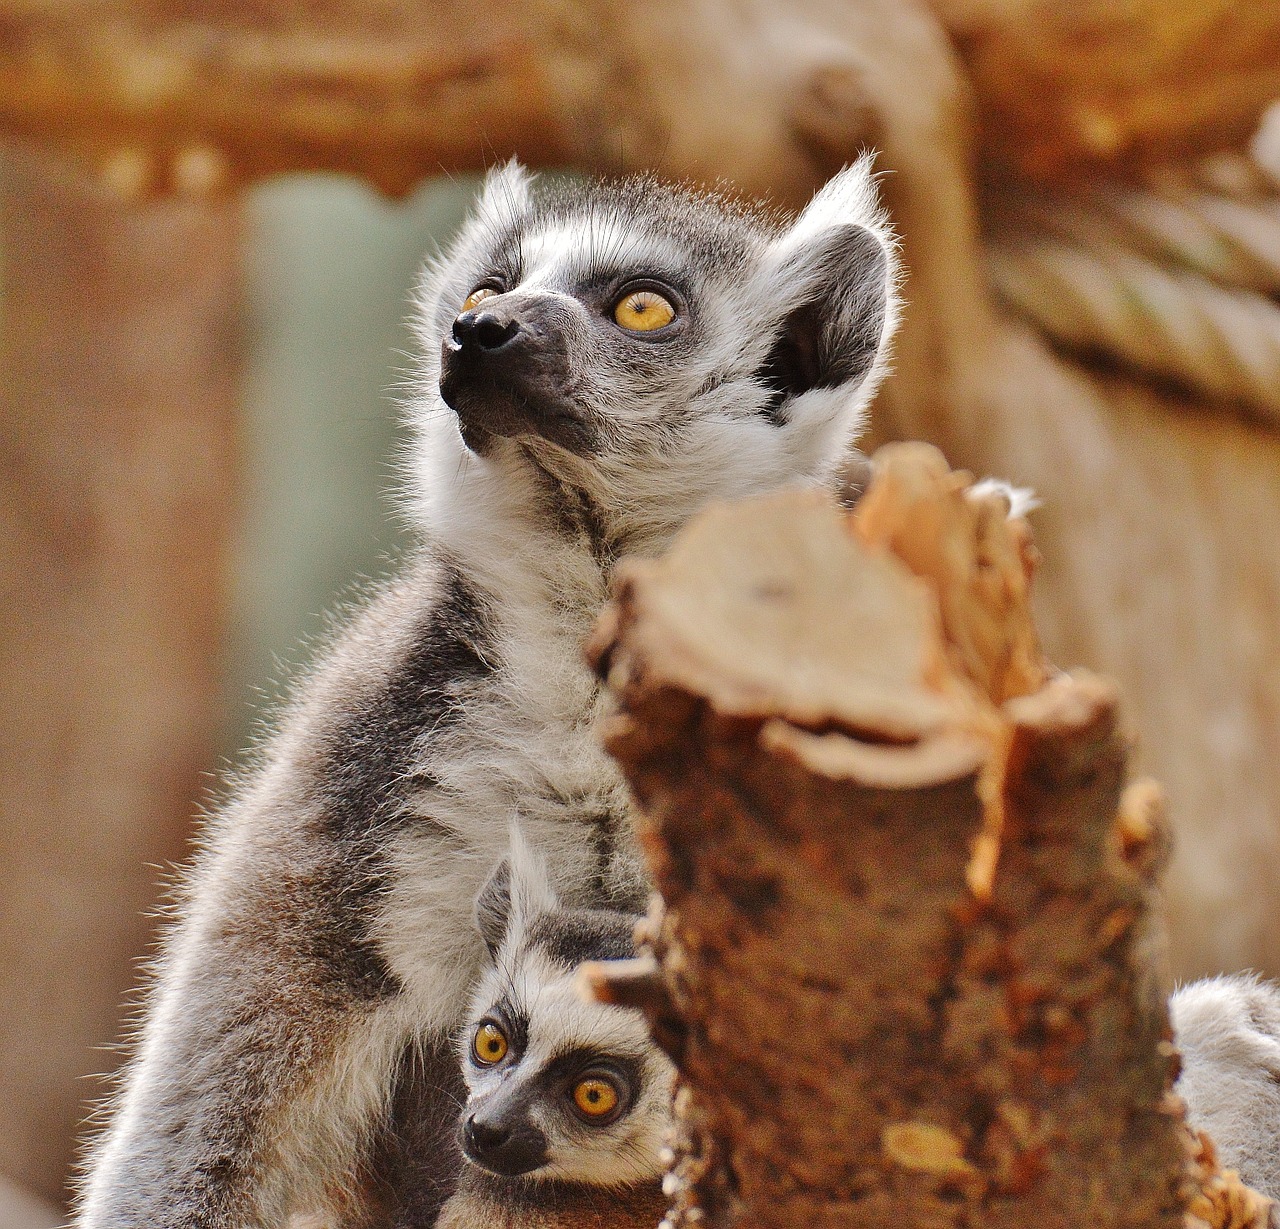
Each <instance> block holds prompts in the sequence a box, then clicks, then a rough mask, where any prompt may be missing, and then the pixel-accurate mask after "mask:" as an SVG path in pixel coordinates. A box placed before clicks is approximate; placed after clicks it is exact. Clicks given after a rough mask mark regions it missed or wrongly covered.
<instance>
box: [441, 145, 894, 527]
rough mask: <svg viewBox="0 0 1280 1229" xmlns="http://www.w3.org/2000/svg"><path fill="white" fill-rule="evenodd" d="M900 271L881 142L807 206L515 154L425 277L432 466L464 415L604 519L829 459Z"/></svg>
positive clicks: (842, 436) (485, 441) (685, 501)
mask: <svg viewBox="0 0 1280 1229" xmlns="http://www.w3.org/2000/svg"><path fill="white" fill-rule="evenodd" d="M895 276H896V274H895V265H894V255H893V245H892V242H891V240H890V238H889V237H888V235H887V232H886V229H885V226H884V224H883V219H882V216H881V213H880V211H879V209H878V206H877V204H876V199H875V193H874V188H873V185H872V181H871V177H870V173H869V169H868V166H867V165H866V164H865V163H862V164H859V165H858V166H855V167H851V168H849V169H848V170H846V171H845V172H843V173H842V174H840V175H838V176H836V178H835V179H833V180H832V181H831V182H830V183H829V184H828V185H827V186H826V187H825V188H824V189H823V191H822V192H821V193H819V194H818V196H817V197H815V198H814V200H813V202H812V203H811V204H810V205H809V207H808V208H807V209H806V210H805V211H804V212H803V213H802V214H801V215H800V217H799V218H798V219H796V220H795V221H794V222H792V223H790V224H789V225H787V224H783V223H782V222H780V221H779V219H778V218H777V217H775V216H773V215H770V214H767V213H765V212H763V211H760V210H758V209H749V208H747V207H745V206H743V205H740V204H737V203H734V202H731V201H729V200H726V199H722V198H720V197H717V196H714V195H710V194H706V193H699V192H695V191H692V190H688V189H684V188H679V187H673V186H671V185H667V184H661V183H659V182H656V181H653V180H649V179H644V178H636V179H627V180H621V181H614V182H609V181H605V182H602V183H594V184H577V183H575V184H573V185H571V186H568V187H557V186H554V185H553V186H550V187H548V188H546V189H544V190H540V191H537V192H535V191H533V190H532V188H531V186H530V181H529V179H528V177H527V176H526V175H525V174H524V172H523V171H522V170H521V169H520V168H519V167H518V166H516V165H514V164H511V165H509V166H507V167H505V168H502V169H501V170H499V171H496V172H494V173H493V174H491V175H490V177H489V180H488V181H487V183H486V188H485V192H484V196H483V199H482V201H481V203H480V206H479V209H478V211H477V213H476V215H475V216H474V217H473V218H472V219H471V221H470V222H469V223H468V224H467V226H466V227H465V228H464V229H463V231H462V233H461V235H460V236H459V238H458V239H457V241H456V242H455V244H454V245H453V248H452V250H451V251H450V252H449V253H448V254H447V256H446V257H445V258H443V259H442V260H441V261H440V262H438V263H437V264H436V265H435V267H434V268H433V269H432V270H431V271H430V272H429V274H428V277H427V278H426V280H425V281H424V284H423V287H422V291H421V296H420V307H421V311H422V315H421V318H420V321H419V327H420V338H421V341H422V345H423V349H424V352H425V354H426V370H425V372H424V381H423V384H424V397H423V402H424V404H422V405H421V407H420V414H419V420H420V422H421V423H422V424H423V425H424V429H425V432H426V434H427V435H428V437H429V438H428V453H429V454H435V456H434V457H433V458H432V460H434V462H435V464H436V469H435V475H436V479H437V481H440V482H445V483H447V482H448V481H449V480H450V473H449V472H447V471H446V469H445V464H444V462H445V461H446V459H447V458H446V457H445V455H444V454H447V453H448V451H449V449H448V447H447V446H446V445H447V441H445V440H443V439H441V438H439V437H438V433H439V432H440V431H448V430H454V431H457V432H460V434H461V440H462V442H463V443H464V444H465V447H466V449H467V450H468V451H470V452H471V454H472V455H473V456H481V457H484V458H487V459H490V460H491V461H494V462H495V463H498V464H502V463H503V462H504V460H509V459H510V458H511V457H512V456H513V455H516V454H519V455H521V456H523V457H525V458H526V459H528V460H529V461H531V462H532V463H533V464H534V465H535V466H536V467H537V468H539V469H540V470H542V471H544V472H545V473H547V474H549V475H551V476H552V477H554V478H555V479H556V480H558V481H559V482H562V483H565V484H568V485H570V486H572V487H574V488H575V489H577V490H580V491H583V492H585V493H586V494H587V495H588V496H590V497H592V498H593V501H594V502H595V503H596V504H598V505H599V507H600V509H601V515H602V517H603V518H604V519H605V520H610V519H616V518H618V517H620V516H623V517H625V516H626V515H631V516H633V517H636V518H638V519H640V520H642V521H643V520H644V519H645V518H646V516H649V517H652V516H661V515H669V516H671V517H672V518H674V519H676V520H680V519H683V518H684V517H685V516H686V515H687V513H688V512H689V511H690V510H691V508H692V507H693V506H694V505H696V504H698V503H701V502H705V500H706V499H708V498H711V497H717V496H726V495H734V496H736V495H745V494H749V493H751V492H752V491H759V490H768V489H774V488H776V487H777V486H779V485H781V484H783V483H787V482H793V481H797V480H821V479H823V478H824V477H825V476H826V475H827V474H829V473H830V472H831V470H832V469H833V468H834V467H835V465H836V464H837V463H838V461H839V459H840V457H841V455H842V452H843V449H844V446H845V444H846V443H847V442H848V440H849V438H850V436H851V435H852V433H853V432H854V431H855V430H856V428H857V427H858V425H859V424H860V421H861V414H862V409H863V407H864V405H865V403H866V401H867V399H868V398H869V396H870V394H871V392H872V390H873V387H874V384H875V382H876V380H877V379H878V376H879V372H880V368H881V365H882V357H883V350H884V343H885V340H886V338H887V336H888V333H889V331H890V329H891V328H892V324H893V318H894V315H895V298H894V281H895ZM437 391H438V397H439V399H440V401H442V402H443V405H442V406H441V405H440V401H436V396H437ZM437 407H439V408H438V409H437ZM444 407H448V409H449V410H452V412H453V416H454V417H453V418H450V417H449V416H448V415H447V413H445V412H444ZM442 423H443V424H445V425H444V426H441V424H442ZM433 432H435V433H437V434H433ZM454 467H455V468H454V472H455V473H456V462H455V463H454ZM614 528H616V526H615V527H614ZM624 529H625V527H624Z"/></svg>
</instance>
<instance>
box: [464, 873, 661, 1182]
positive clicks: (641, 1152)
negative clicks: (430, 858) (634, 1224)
mask: <svg viewBox="0 0 1280 1229" xmlns="http://www.w3.org/2000/svg"><path fill="white" fill-rule="evenodd" d="M516 858H517V865H515V866H514V868H513V864H512V860H510V859H509V860H508V861H507V862H504V863H503V866H502V867H501V868H500V869H499V871H498V872H497V873H496V874H495V876H494V878H493V879H492V880H491V881H490V883H489V885H488V886H487V887H486V888H485V890H484V892H483V893H482V894H481V897H480V900H479V902H478V904H477V920H478V922H479V925H480V929H481V933H482V935H484V937H485V941H486V943H487V944H488V946H489V951H490V955H491V957H492V964H491V966H490V967H489V968H488V969H487V970H486V973H485V975H484V977H483V979H482V980H481V983H480V985H479V986H478V988H477V991H476V993H475V995H474V996H473V999H472V1011H471V1013H470V1015H469V1021H468V1024H467V1026H466V1028H465V1031H464V1034H463V1037H462V1039H461V1050H462V1061H463V1070H464V1075H465V1078H466V1083H467V1090H468V1094H469V1095H468V1099H467V1105H466V1109H465V1111H464V1113H463V1118H462V1123H461V1127H460V1129H459V1139H460V1142H461V1144H462V1149H463V1152H464V1154H465V1155H466V1157H467V1159H468V1160H469V1161H470V1162H471V1163H472V1164H474V1165H478V1166H480V1167H481V1168H482V1169H485V1170H487V1171H489V1172H490V1173H493V1174H498V1175H501V1176H504V1177H515V1176H526V1177H528V1178H531V1179H548V1178H549V1179H558V1180H560V1181H567V1182H575V1183H586V1184H589V1185H592V1186H622V1185H626V1184H630V1183H635V1182H640V1181H643V1180H646V1179H652V1178H655V1177H656V1176H657V1175H658V1174H659V1173H660V1171H661V1166H660V1163H659V1159H658V1154H659V1150H660V1148H661V1147H662V1142H663V1136H664V1132H665V1129H666V1126H667V1123H668V1120H669V1117H670V1101H671V1090H672V1078H673V1069H672V1067H671V1064H670V1063H669V1062H668V1060H667V1059H666V1057H665V1055H663V1054H662V1053H661V1051H659V1050H658V1049H657V1047H656V1046H655V1045H654V1044H653V1041H652V1040H651V1039H650V1036H649V1032H648V1029H647V1027H646V1026H645V1023H644V1020H643V1018H642V1017H641V1015H640V1013H639V1012H637V1011H633V1010H630V1009H628V1008H622V1007H611V1006H606V1005H604V1004H600V1003H589V1002H585V1001H584V1000H583V999H582V997H581V996H580V994H579V993H578V991H577V989H576V987H575V984H574V970H575V969H576V968H577V966H578V965H579V964H580V963H582V962H583V961H584V960H615V959H622V958H625V957H628V956H631V955H633V954H634V950H633V944H632V931H633V929H634V926H635V923H636V921H637V919H636V918H635V917H633V916H631V915H630V914H623V913H613V912H608V911H603V910H588V909H566V908H562V907H561V906H560V905H559V904H558V903H557V902H556V901H555V898H554V896H552V895H551V893H550V890H549V888H547V887H546V886H545V879H544V878H543V877H542V874H541V872H540V870H539V869H538V868H537V867H536V864H533V865H532V867H531V862H530V859H529V856H528V854H527V853H521V854H518V855H516Z"/></svg>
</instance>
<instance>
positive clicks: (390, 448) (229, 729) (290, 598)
mask: <svg viewBox="0 0 1280 1229" xmlns="http://www.w3.org/2000/svg"><path fill="white" fill-rule="evenodd" d="M476 187H477V184H476V181H475V180H473V179H470V178H462V179H457V180H448V179H438V180H432V181H430V182H428V183H426V184H425V185H424V186H423V187H422V188H421V189H420V190H419V191H418V192H416V193H415V194H414V195H413V196H412V197H410V198H409V199H408V200H406V201H403V202H391V201H388V200H386V199H384V198H382V197H379V196H378V195H376V194H375V193H374V192H372V191H371V190H369V189H368V188H366V187H365V186H364V185H362V184H360V183H358V182H356V181H354V180H349V179H341V178H338V177H335V176H321V175H306V176H303V175H297V176H290V177H286V178H280V179H275V180H272V181H270V182H268V183H265V184H263V185H261V186H259V187H257V188H255V189H254V190H253V192H252V193H251V195H250V197H249V201H248V236H247V243H246V260H245V314H246V320H245V329H246V333H247V356H246V360H247V361H246V373H245V384H244V395H243V423H244V426H243V430H244V457H245V473H244V478H243V481H244V496H243V512H242V521H241V532H240V539H239V546H238V560H237V566H236V569H235V579H234V586H235V591H234V595H233V603H232V612H231V633H230V637H229V643H228V646H227V667H226V690H225V696H226V702H225V710H226V716H225V721H224V729H223V733H222V738H221V744H222V747H221V749H222V751H223V752H224V754H226V755H227V756H230V757H234V755H235V753H236V751H237V749H238V748H240V747H242V746H243V745H244V744H245V742H246V741H247V738H248V735H249V732H250V730H251V729H252V727H253V725H254V723H255V721H256V720H257V719H258V718H259V717H260V716H261V715H262V714H263V713H264V712H269V711H270V708H271V706H272V703H273V701H274V700H275V699H276V698H277V697H278V694H279V693H280V692H282V691H283V690H284V687H283V682H284V680H286V679H287V677H288V676H289V675H290V674H291V673H293V672H294V671H295V670H296V668H297V667H299V666H301V665H304V664H305V663H306V662H307V660H308V659H309V656H310V653H311V651H312V649H313V648H314V647H315V645H316V643H317V640H318V638H320V637H321V634H322V632H323V630H324V628H325V627H326V623H327V612H332V611H333V610H335V608H336V607H337V606H338V605H340V603H341V602H342V600H344V599H346V598H351V597H353V596H355V594H356V593H357V592H358V590H359V582H360V580H361V579H362V578H368V577H371V576H377V575H381V574H384V573H385V572H386V570H387V568H388V566H389V562H390V561H391V560H392V559H394V557H395V556H396V554H397V552H399V551H401V550H402V549H403V548H404V545H405V542H406V535H405V533H404V529H403V525H402V523H401V519H400V517H399V515H398V513H397V510H396V507H395V501H394V498H393V496H392V493H393V491H394V489H395V487H396V485H397V477H396V473H395V461H396V456H397V453H398V450H399V448H400V446H401V445H402V444H403V442H404V441H405V440H406V438H407V435H406V433H405V431H404V429H403V426H402V423H401V406H402V402H403V399H404V397H405V395H406V390H405V389H404V387H403V384H404V380H405V377H406V376H407V374H408V373H409V370H410V367H411V357H410V355H411V352H412V349H413V344H412V342H411V339H410V335H409V331H408V329H407V327H406V319H407V316H408V311H409V299H410V295H411V292H412V288H413V285H414V283H415V281H416V279H417V277H418V274H419V272H420V270H421V267H422V263H423V260H424V258H425V256H426V255H428V254H429V253H431V252H433V251H434V250H435V248H436V246H437V245H438V244H440V243H443V242H445V241H447V239H448V238H449V236H450V235H451V234H452V233H453V231H454V230H455V229H456V227H457V226H458V224H459V223H460V221H461V220H462V217H463V214H464V212H465V210H466V208H467V206H468V205H469V204H470V202H471V200H472V197H473V195H474V193H475V190H476Z"/></svg>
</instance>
